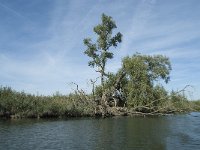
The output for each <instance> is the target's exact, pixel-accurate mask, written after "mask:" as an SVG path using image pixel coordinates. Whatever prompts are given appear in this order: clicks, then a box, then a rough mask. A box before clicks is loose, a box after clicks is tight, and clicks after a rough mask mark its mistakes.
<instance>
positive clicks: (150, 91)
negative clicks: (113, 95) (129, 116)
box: [122, 54, 171, 106]
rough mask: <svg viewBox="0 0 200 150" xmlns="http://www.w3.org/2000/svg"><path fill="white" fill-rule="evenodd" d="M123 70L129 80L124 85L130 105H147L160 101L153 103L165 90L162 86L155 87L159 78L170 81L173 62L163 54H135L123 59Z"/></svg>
mask: <svg viewBox="0 0 200 150" xmlns="http://www.w3.org/2000/svg"><path fill="white" fill-rule="evenodd" d="M123 70H124V71H125V73H126V78H127V80H128V82H127V84H125V85H124V86H123V87H122V88H123V89H124V91H125V92H126V93H127V103H128V105H129V106H145V105H148V104H150V103H151V104H152V105H156V104H157V103H158V102H156V103H152V101H154V100H155V99H156V98H158V97H159V96H158V95H159V94H162V95H163V94H164V93H163V92H165V91H164V89H163V88H162V87H159V88H158V87H154V84H155V82H156V81H158V80H164V81H165V82H166V83H168V81H169V79H170V76H169V73H170V70H171V64H170V61H169V58H167V57H165V56H162V55H154V56H149V55H141V54H135V55H133V56H132V57H129V56H127V57H125V58H124V59H123ZM159 91H160V93H158V92H159ZM164 95H166V94H164Z"/></svg>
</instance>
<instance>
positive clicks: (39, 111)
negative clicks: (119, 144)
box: [0, 87, 200, 118]
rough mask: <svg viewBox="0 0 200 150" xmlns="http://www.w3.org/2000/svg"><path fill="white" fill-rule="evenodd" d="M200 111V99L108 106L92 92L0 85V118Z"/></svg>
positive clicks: (107, 115)
mask: <svg viewBox="0 0 200 150" xmlns="http://www.w3.org/2000/svg"><path fill="white" fill-rule="evenodd" d="M191 111H200V101H193V102H191V101H187V100H179V101H177V100H176V101H175V100H173V99H172V100H169V99H168V100H165V101H163V103H162V104H160V105H158V106H154V107H147V105H146V106H137V107H109V106H106V105H97V104H96V102H95V101H94V99H93V96H92V95H86V94H84V93H78V92H76V91H75V92H74V93H72V94H69V95H60V94H55V95H53V96H36V95H31V94H26V93H24V92H16V91H14V90H12V89H11V88H7V87H1V88H0V117H1V118H69V117H111V116H133V115H142V116H144V115H145V116H146V115H165V114H174V113H185V112H191Z"/></svg>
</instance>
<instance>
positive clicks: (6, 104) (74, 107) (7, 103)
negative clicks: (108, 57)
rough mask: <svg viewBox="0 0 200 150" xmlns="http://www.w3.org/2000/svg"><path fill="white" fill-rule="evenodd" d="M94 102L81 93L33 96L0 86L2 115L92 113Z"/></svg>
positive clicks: (79, 114) (0, 114) (74, 114)
mask: <svg viewBox="0 0 200 150" xmlns="http://www.w3.org/2000/svg"><path fill="white" fill-rule="evenodd" d="M94 106H95V104H94V102H93V101H92V100H91V99H87V98H86V97H84V95H83V94H80V93H77V92H75V93H73V94H70V95H68V96H63V95H60V94H56V95H54V96H35V95H30V94H26V93H24V92H16V91H14V90H12V89H11V88H8V87H1V88H0V116H2V117H19V118H22V117H31V118H38V117H39V118H40V117H41V118H45V117H67V116H92V115H94Z"/></svg>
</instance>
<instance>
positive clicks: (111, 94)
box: [0, 14, 200, 118]
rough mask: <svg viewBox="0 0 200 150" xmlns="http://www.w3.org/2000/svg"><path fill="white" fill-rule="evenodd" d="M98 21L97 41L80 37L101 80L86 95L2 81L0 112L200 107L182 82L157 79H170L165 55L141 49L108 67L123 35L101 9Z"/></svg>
mask: <svg viewBox="0 0 200 150" xmlns="http://www.w3.org/2000/svg"><path fill="white" fill-rule="evenodd" d="M101 19H102V23H101V24H99V25H97V26H96V27H94V32H95V33H96V34H97V35H98V38H97V42H96V43H95V44H93V43H92V41H91V39H90V38H87V39H84V44H85V45H86V47H87V49H86V51H85V54H86V55H87V56H89V57H90V58H91V59H92V60H91V61H89V63H88V64H89V66H91V67H93V68H94V67H97V68H98V70H96V71H97V72H99V73H100V77H101V84H100V85H98V86H96V85H95V82H96V81H95V82H92V84H93V91H92V93H91V94H89V95H87V94H85V93H84V91H83V90H79V89H78V86H77V90H75V91H74V93H71V94H69V95H61V94H56V95H53V96H36V95H30V94H26V93H24V92H16V91H14V90H12V89H11V88H9V87H0V117H9V118H10V117H11V118H23V117H30V118H45V117H76V116H97V115H98V116H112V115H135V114H141V115H163V114H169V113H177V112H188V111H200V101H188V100H187V98H186V96H185V94H184V91H185V89H186V87H187V86H186V87H185V88H183V89H182V90H180V91H171V92H168V91H166V90H165V88H164V86H163V85H162V84H161V83H166V84H167V83H168V82H169V80H170V71H171V69H172V68H171V63H170V60H169V58H168V57H166V56H163V55H154V56H150V55H142V54H139V53H136V54H134V55H133V56H127V57H125V58H123V59H122V66H121V68H120V69H119V70H118V71H117V73H109V72H106V70H105V67H106V62H107V60H108V59H112V58H113V53H112V52H110V48H111V47H117V45H118V44H119V43H120V42H121V41H122V34H121V33H120V32H118V33H117V34H116V35H115V36H113V37H112V32H113V29H115V28H117V26H116V24H115V22H114V21H113V19H112V17H110V16H106V15H105V14H102V18H101Z"/></svg>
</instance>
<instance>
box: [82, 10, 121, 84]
mask: <svg viewBox="0 0 200 150" xmlns="http://www.w3.org/2000/svg"><path fill="white" fill-rule="evenodd" d="M101 20H102V23H101V24H99V25H97V26H95V27H94V29H93V30H94V32H95V33H96V34H97V36H98V39H97V42H96V43H95V44H93V43H92V41H91V39H90V38H86V39H84V44H85V45H86V46H87V50H86V51H85V54H86V55H87V56H89V57H91V58H92V60H91V61H89V63H88V65H89V66H91V67H93V68H94V67H97V68H98V70H96V71H97V72H99V73H100V74H101V85H103V84H104V80H105V79H104V78H105V76H108V73H106V72H105V67H106V62H107V60H108V59H112V58H113V53H112V52H110V51H109V49H110V48H111V47H112V46H114V47H117V45H118V43H121V41H122V34H121V33H120V32H118V33H117V34H116V35H115V36H113V37H112V32H113V29H115V28H117V26H116V24H115V22H114V21H113V19H112V17H110V16H106V15H105V14H102V18H101Z"/></svg>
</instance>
